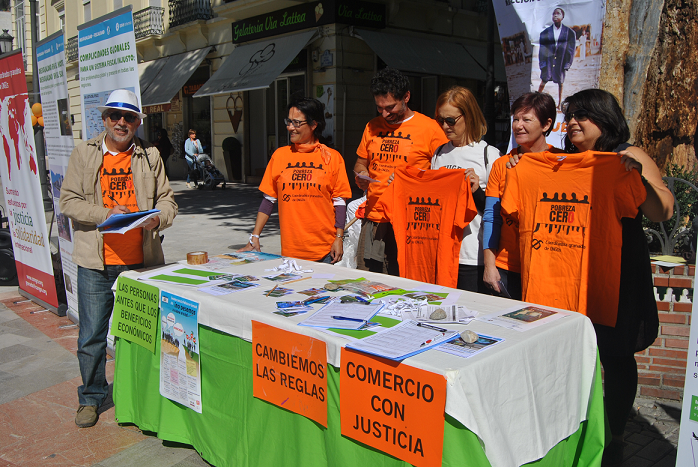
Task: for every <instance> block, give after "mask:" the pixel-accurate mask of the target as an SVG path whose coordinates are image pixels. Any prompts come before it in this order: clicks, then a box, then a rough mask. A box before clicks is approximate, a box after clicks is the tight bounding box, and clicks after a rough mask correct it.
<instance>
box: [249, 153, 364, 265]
mask: <svg viewBox="0 0 698 467" xmlns="http://www.w3.org/2000/svg"><path fill="white" fill-rule="evenodd" d="M328 150H329V152H330V154H331V157H330V162H329V164H328V163H325V162H324V160H323V157H322V154H321V153H320V151H319V150H317V149H316V150H315V151H313V152H299V151H297V150H296V147H295V146H284V147H281V148H279V149H277V150H276V151H274V154H272V156H271V160H270V161H269V164H267V169H266V171H265V172H264V178H262V183H261V184H260V185H259V190H260V191H261V192H262V193H265V194H266V195H268V196H271V197H273V198H276V199H277V200H278V201H277V204H278V205H279V224H280V226H281V254H282V255H284V256H291V257H294V258H300V259H306V260H310V261H317V260H319V259H322V258H324V257H325V256H327V254H328V253H329V252H330V248H331V247H332V243H334V240H335V238H336V234H337V229H336V228H335V226H334V224H335V215H334V204H333V201H332V199H333V198H351V188H350V187H349V179H348V178H347V170H346V167H345V166H344V159H343V158H342V156H341V154H339V153H338V152H337V151H335V150H334V149H329V148H328Z"/></svg>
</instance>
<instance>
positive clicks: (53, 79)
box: [36, 32, 78, 316]
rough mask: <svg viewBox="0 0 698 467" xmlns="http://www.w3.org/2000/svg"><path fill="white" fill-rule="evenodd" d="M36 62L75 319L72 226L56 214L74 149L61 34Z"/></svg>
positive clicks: (40, 47) (47, 42)
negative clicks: (64, 178)
mask: <svg viewBox="0 0 698 467" xmlns="http://www.w3.org/2000/svg"><path fill="white" fill-rule="evenodd" d="M36 60H37V68H38V73H39V90H40V91H41V104H42V112H43V114H42V115H43V119H44V140H45V141H46V160H47V165H48V170H49V174H50V181H51V196H52V197H53V209H54V211H55V215H56V225H57V227H58V244H59V247H60V252H61V264H62V266H63V281H64V283H65V292H66V297H67V299H68V313H70V314H72V315H74V316H77V313H78V296H77V284H78V268H77V265H76V264H75V263H73V226H72V223H71V221H70V219H69V218H68V217H67V216H66V215H65V214H63V213H62V212H61V211H60V208H59V206H58V200H59V198H60V196H61V185H62V184H63V177H64V176H65V172H66V170H67V169H68V160H69V159H70V153H71V152H72V151H73V147H74V146H75V143H74V141H73V130H72V122H71V120H70V102H69V100H68V81H67V80H66V72H65V44H64V35H63V33H62V32H58V33H56V34H54V35H52V36H50V37H47V38H46V39H44V40H43V41H41V42H39V43H38V44H37V47H36Z"/></svg>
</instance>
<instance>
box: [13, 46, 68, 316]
mask: <svg viewBox="0 0 698 467" xmlns="http://www.w3.org/2000/svg"><path fill="white" fill-rule="evenodd" d="M31 116H32V113H31V109H30V107H29V95H28V93H27V80H26V76H25V74H24V61H23V59H22V53H21V50H18V51H16V52H13V53H10V54H7V55H5V56H3V57H2V58H0V134H2V153H3V155H4V160H3V162H2V163H0V174H1V175H2V187H3V195H4V197H5V206H6V213H7V216H8V219H9V224H10V231H11V233H12V247H13V249H14V255H15V264H16V265H17V277H18V279H19V288H20V289H21V290H22V291H23V292H24V293H26V294H27V295H28V296H29V297H32V298H36V299H38V300H39V301H41V302H43V303H45V304H47V305H49V306H52V307H56V308H57V307H58V297H57V295H56V282H55V279H54V277H53V263H52V262H51V250H50V246H49V237H48V229H47V226H46V217H45V214H44V203H43V197H42V195H41V181H40V178H39V169H38V164H37V158H36V146H35V142H34V130H33V128H32V119H31Z"/></svg>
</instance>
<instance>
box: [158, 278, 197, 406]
mask: <svg viewBox="0 0 698 467" xmlns="http://www.w3.org/2000/svg"><path fill="white" fill-rule="evenodd" d="M198 314H199V304H198V303H197V302H194V301H192V300H188V299H186V298H184V297H180V296H178V295H175V294H172V293H170V292H167V291H165V290H161V291H160V323H161V326H162V337H161V341H160V394H161V395H162V396H163V397H166V398H168V399H170V400H173V401H175V402H178V403H180V404H182V405H184V406H186V407H189V408H190V409H192V410H194V411H196V412H199V413H201V367H200V362H199V326H198Z"/></svg>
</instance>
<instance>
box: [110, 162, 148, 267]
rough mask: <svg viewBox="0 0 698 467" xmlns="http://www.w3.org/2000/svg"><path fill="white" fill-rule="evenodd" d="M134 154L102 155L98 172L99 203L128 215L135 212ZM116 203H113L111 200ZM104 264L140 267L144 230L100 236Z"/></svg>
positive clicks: (136, 208)
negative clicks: (119, 206) (100, 196)
mask: <svg viewBox="0 0 698 467" xmlns="http://www.w3.org/2000/svg"><path fill="white" fill-rule="evenodd" d="M132 154H133V151H128V152H121V153H119V154H117V155H113V154H111V153H109V152H107V153H105V154H104V159H103V162H102V170H101V172H100V186H101V188H102V202H103V203H104V207H107V208H109V209H112V208H113V207H114V206H116V204H119V205H121V206H126V207H127V208H128V209H129V211H131V212H138V210H139V209H138V204H137V202H136V190H135V188H134V187H133V173H132V172H131V155H132ZM110 196H111V197H112V198H114V199H115V200H116V201H117V202H118V203H115V202H114V201H113V200H112V198H110ZM103 238H104V264H109V265H117V264H119V265H122V264H129V265H130V264H141V263H142V262H143V229H141V228H138V229H133V230H129V231H128V232H126V233H124V234H113V233H112V234H110V233H105V234H103Z"/></svg>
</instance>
